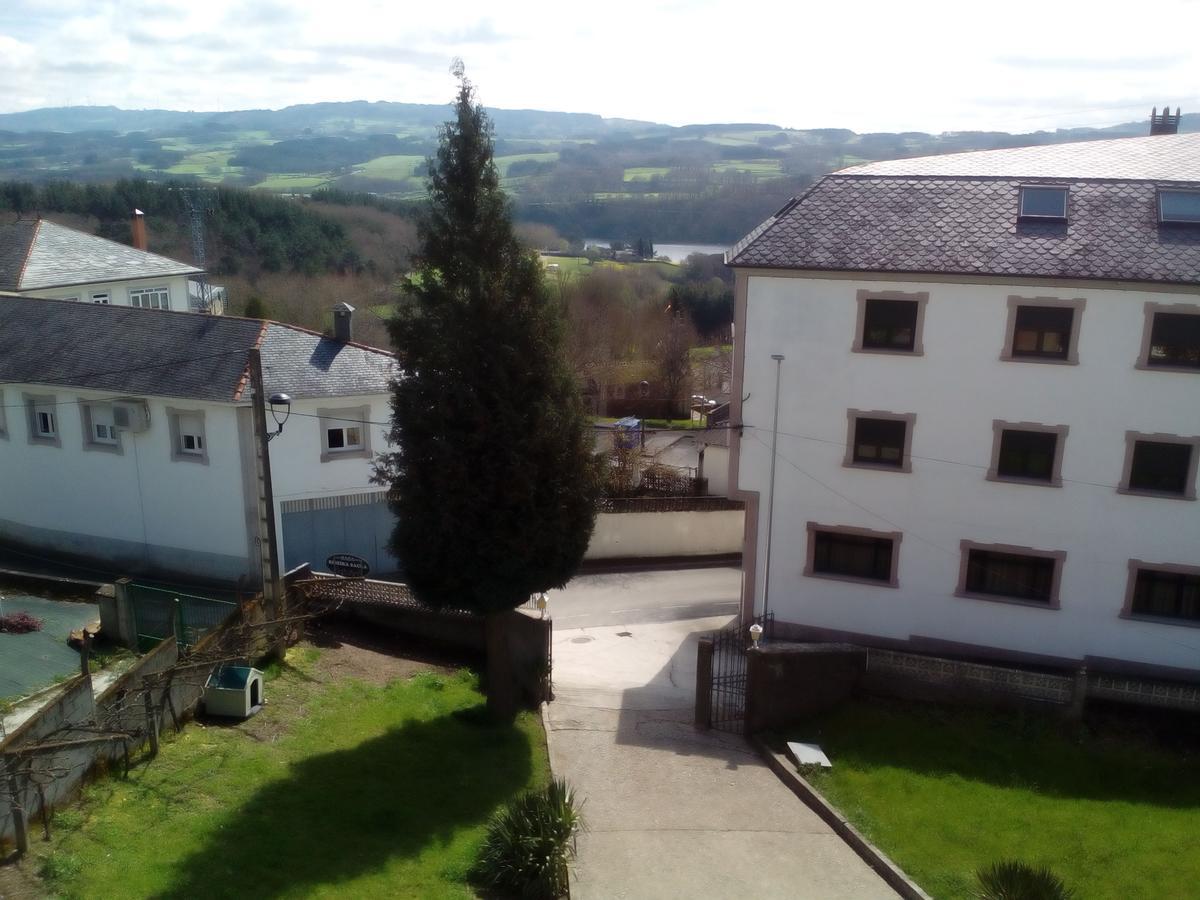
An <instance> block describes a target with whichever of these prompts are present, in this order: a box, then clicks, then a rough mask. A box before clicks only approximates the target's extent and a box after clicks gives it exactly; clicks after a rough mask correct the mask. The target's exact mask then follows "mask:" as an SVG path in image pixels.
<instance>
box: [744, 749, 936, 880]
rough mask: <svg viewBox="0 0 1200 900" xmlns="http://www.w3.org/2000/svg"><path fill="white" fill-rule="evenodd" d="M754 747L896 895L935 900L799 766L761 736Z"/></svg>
mask: <svg viewBox="0 0 1200 900" xmlns="http://www.w3.org/2000/svg"><path fill="white" fill-rule="evenodd" d="M750 743H751V745H752V746H753V747H754V749H756V750H757V751H758V752H759V754H760V755H761V756H762V758H763V759H764V760H765V761H766V763H767V765H768V766H769V767H770V768H771V771H772V772H774V773H775V774H776V775H778V776H779V780H780V781H782V782H783V783H784V784H786V785H787V786H788V787H789V788H790V789H791V791H792V793H793V794H795V795H796V796H797V797H799V798H800V799H801V800H803V801H804V804H805V806H807V807H808V808H809V809H811V810H812V811H813V812H815V813H816V814H817V815H818V816H820V817H821V820H822V821H824V822H825V824H826V825H828V826H829V827H830V828H832V829H833V830H834V832H836V833H837V835H838V837H840V838H841V839H842V840H844V841H845V842H846V843H847V844H848V845H849V846H850V849H851V850H853V851H854V852H855V853H857V854H858V855H859V856H860V857H862V859H863V861H864V862H865V863H866V864H867V865H869V866H870V867H871V868H872V869H874V870H875V871H876V872H877V873H878V874H879V876H880V877H881V878H882V879H883V880H884V881H886V882H887V883H888V886H889V887H891V888H892V889H893V890H894V891H896V893H898V894H899V895H900V896H901V897H904V898H905V900H933V898H932V897H930V896H929V894H927V893H925V892H924V891H923V890H921V888H920V886H919V885H918V884H917V883H916V882H915V881H913V880H912V879H911V878H909V877H908V876H907V875H905V874H904V870H903V869H901V868H900V867H899V866H898V865H896V864H895V863H894V862H892V861H891V860H890V859H889V858H888V857H887V855H886V854H885V853H884V852H883V851H882V850H880V849H879V848H878V847H876V846H875V845H874V844H872V843H871V842H870V841H868V840H867V839H866V838H865V837H863V835H862V833H861V832H859V830H858V829H857V828H855V827H854V826H853V825H851V824H850V823H849V822H847V821H846V817H845V816H843V815H842V814H841V812H840V811H839V810H838V808H837V807H836V806H834V805H833V804H832V803H830V802H829V801H828V800H826V799H825V798H824V797H822V796H821V794H820V792H818V791H817V789H816V788H814V787H813V786H812V785H811V784H809V783H808V781H806V780H805V779H804V777H803V776H801V775H800V773H799V772H797V771H796V768H795V766H793V765H792V764H791V761H790V760H789V759H788V758H787V757H786V756H784V755H783V754H782V753H776V752H775V751H774V750H772V749H771V748H770V747H768V746H767V745H766V743H764V742H763V740H762V739H761V738H759V737H757V736H752V737H751V738H750Z"/></svg>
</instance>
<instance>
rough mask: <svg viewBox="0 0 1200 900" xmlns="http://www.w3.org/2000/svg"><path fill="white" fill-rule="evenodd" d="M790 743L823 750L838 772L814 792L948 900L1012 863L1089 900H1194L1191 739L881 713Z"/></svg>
mask: <svg viewBox="0 0 1200 900" xmlns="http://www.w3.org/2000/svg"><path fill="white" fill-rule="evenodd" d="M1181 715H1182V714H1181ZM1194 730H1195V729H1194V727H1193V736H1194ZM792 739H793V740H800V741H815V742H818V743H820V745H821V747H822V748H823V749H824V750H825V752H826V753H827V754H828V755H829V757H830V759H831V760H832V761H833V768H832V769H830V770H821V771H818V772H816V773H815V774H813V775H811V776H810V780H811V781H812V783H813V784H814V786H815V787H816V788H817V789H818V790H820V791H821V792H822V793H823V794H824V795H825V796H826V797H827V798H828V799H829V800H830V801H831V802H833V803H834V804H835V805H836V806H837V807H838V808H839V809H840V810H841V812H842V813H843V814H844V815H845V816H847V818H848V819H849V820H850V821H851V822H852V823H854V825H855V826H856V827H858V828H859V829H861V830H862V831H863V832H865V833H866V834H867V836H868V837H869V838H870V839H871V840H872V841H874V842H875V843H876V844H878V846H879V847H880V849H882V850H883V851H884V852H885V853H886V854H887V855H888V856H890V857H891V858H892V859H894V860H895V861H896V862H897V863H898V864H899V865H900V866H901V868H903V869H904V870H905V872H907V873H908V874H909V875H910V876H911V877H912V878H914V879H915V880H916V882H917V883H918V884H920V885H921V887H923V888H924V889H925V890H926V891H928V892H929V893H930V894H932V895H933V896H934V897H937V898H939V900H942V898H969V897H974V896H975V895H974V893H972V891H973V886H974V873H975V871H976V870H977V869H978V868H980V867H982V866H986V865H989V864H991V863H993V862H996V861H999V860H1002V859H1010V858H1016V859H1020V860H1023V861H1025V862H1029V863H1034V864H1038V865H1043V864H1044V865H1047V866H1049V867H1050V868H1051V869H1052V870H1054V871H1055V872H1056V873H1057V874H1058V875H1059V876H1060V877H1061V878H1063V880H1064V881H1066V882H1067V884H1068V885H1069V886H1071V887H1074V888H1075V890H1076V896H1077V897H1078V898H1080V900H1083V898H1087V900H1100V898H1114V900H1117V898H1121V900H1124V898H1131V897H1147V898H1155V900H1166V898H1179V900H1184V898H1190V897H1195V896H1196V886H1197V885H1200V853H1198V852H1197V851H1196V836H1197V835H1198V834H1200V778H1198V777H1197V771H1198V765H1200V755H1198V751H1197V747H1196V744H1195V741H1194V740H1193V741H1192V742H1191V743H1190V744H1189V743H1187V742H1186V740H1177V742H1176V743H1173V744H1170V745H1164V744H1160V743H1158V742H1156V741H1154V740H1153V739H1152V738H1151V737H1150V736H1149V735H1148V734H1143V733H1140V732H1138V731H1136V730H1135V729H1134V728H1133V727H1130V726H1127V725H1126V723H1125V720H1122V721H1121V722H1120V723H1119V724H1116V725H1114V724H1113V723H1106V724H1105V727H1104V730H1103V731H1101V730H1099V729H1097V730H1095V731H1092V730H1088V729H1086V728H1084V727H1083V726H1077V727H1074V728H1069V727H1065V726H1064V724H1063V723H1062V722H1061V721H1060V720H1058V719H1054V718H1051V717H1050V716H1049V715H1047V714H1026V715H1021V714H1018V713H998V712H980V711H972V710H964V709H960V708H946V707H938V706H926V705H920V704H902V703H885V702H883V701H870V702H868V701H863V702H858V703H853V704H849V705H846V706H843V707H842V708H840V709H839V710H837V711H835V712H833V713H831V714H829V715H827V716H824V717H822V718H819V719H817V720H815V721H814V722H813V723H812V724H811V726H810V727H806V728H802V729H796V730H794V731H793V736H792Z"/></svg>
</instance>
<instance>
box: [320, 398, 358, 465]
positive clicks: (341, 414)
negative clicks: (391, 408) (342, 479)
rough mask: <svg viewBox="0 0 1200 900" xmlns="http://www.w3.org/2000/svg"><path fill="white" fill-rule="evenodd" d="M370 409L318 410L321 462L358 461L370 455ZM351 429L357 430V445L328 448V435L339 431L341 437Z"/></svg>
mask: <svg viewBox="0 0 1200 900" xmlns="http://www.w3.org/2000/svg"><path fill="white" fill-rule="evenodd" d="M369 413H370V409H369V407H366V406H356V407H350V408H348V409H319V410H317V415H318V417H319V419H320V427H321V462H330V461H331V460H335V459H360V458H363V457H369V456H370V455H371V429H370V426H369V425H368V424H367V418H368V416H369ZM351 428H357V429H358V430H359V437H360V440H359V442H358V443H357V444H352V445H345V446H341V447H330V446H329V433H330V432H331V431H341V432H342V434H343V437H344V438H345V437H348V435H347V434H346V432H347V431H349V430H350V429H351Z"/></svg>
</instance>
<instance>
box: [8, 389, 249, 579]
mask: <svg viewBox="0 0 1200 900" xmlns="http://www.w3.org/2000/svg"><path fill="white" fill-rule="evenodd" d="M0 390H2V392H3V405H4V406H5V410H4V412H5V417H6V419H7V425H8V431H7V437H4V438H0V473H3V480H2V482H0V531H4V530H7V531H8V532H9V535H10V537H17V538H18V539H20V538H21V536H22V534H31V533H41V534H42V536H43V537H42V539H44V540H47V541H53V542H56V543H61V544H64V545H66V546H59V547H49V548H47V549H55V550H59V551H63V552H65V551H68V550H70V551H71V552H81V553H85V552H92V551H95V552H100V553H103V552H105V551H104V550H103V549H102V548H103V547H105V546H108V547H109V549H110V550H111V549H112V548H114V547H116V546H117V545H119V544H132V545H150V546H151V547H155V548H161V549H162V550H163V551H164V552H163V553H161V554H159V556H162V557H165V558H172V557H174V558H177V559H180V560H184V559H187V558H190V557H192V556H195V555H211V556H212V557H214V558H220V560H223V561H219V560H217V559H214V560H213V564H214V565H225V566H233V565H235V563H236V561H237V560H244V559H245V558H246V557H247V556H248V549H247V548H248V540H247V533H246V525H245V514H244V505H243V492H242V482H241V460H240V444H239V436H238V430H237V422H236V414H235V409H234V407H233V406H232V405H230V404H218V403H204V402H198V401H185V400H178V399H166V398H158V397H150V398H147V399H148V401H149V407H150V428H149V429H148V430H147V431H145V432H142V433H140V434H133V433H130V432H128V431H123V432H121V433H120V444H121V448H122V452H121V453H119V454H116V453H111V452H106V451H103V450H85V449H84V426H83V420H82V415H81V410H80V401H82V400H109V399H112V398H113V397H114V396H116V395H114V394H111V393H107V392H98V391H83V390H78V389H75V388H53V387H47V386H44V385H25V386H23V385H12V384H8V385H3V386H2V387H0ZM27 393H28V394H35V395H39V396H44V395H53V396H54V397H55V400H56V402H57V404H58V405H57V407H56V408H57V413H58V416H57V419H58V433H59V442H60V446H46V445H43V444H31V443H30V442H29V441H28V421H27V417H26V413H25V408H24V400H23V397H24V395H25V394H27ZM168 406H169V407H173V408H177V409H184V410H198V411H203V413H204V419H205V432H206V434H205V440H206V444H207V450H208V464H207V465H203V464H200V463H195V462H182V461H174V460H172V458H171V439H170V433H169V428H168V424H167V413H166V410H167V407H168ZM6 523H7V524H6ZM172 551H178V553H172ZM197 559H199V557H197ZM197 574H199V573H197ZM227 574H228V573H226V572H222V573H221V574H220V576H219V577H222V578H223V577H225V576H226V575H227ZM234 577H236V575H235V576H234Z"/></svg>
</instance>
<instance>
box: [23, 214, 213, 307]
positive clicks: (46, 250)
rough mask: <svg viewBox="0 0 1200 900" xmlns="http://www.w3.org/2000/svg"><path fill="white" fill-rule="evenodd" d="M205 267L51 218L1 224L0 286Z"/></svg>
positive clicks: (119, 278) (56, 284) (26, 287)
mask: <svg viewBox="0 0 1200 900" xmlns="http://www.w3.org/2000/svg"><path fill="white" fill-rule="evenodd" d="M201 271H203V270H201V269H198V268H196V267H195V266H193V265H189V264H188V263H185V262H180V261H179V260H176V259H169V258H168V257H165V256H159V255H158V254H157V253H148V252H146V251H145V250H137V249H135V248H133V247H129V246H126V245H125V244H119V243H117V242H116V241H110V240H107V239H106V238H102V237H97V236H96V235H94V234H86V233H84V232H82V231H77V230H76V229H74V228H68V227H67V226H66V225H59V224H57V223H55V222H51V221H49V220H48V219H22V220H18V221H15V222H6V223H3V224H0V290H9V291H31V290H39V289H43V288H49V287H59V286H65V285H74V284H91V283H95V282H103V281H124V280H128V279H134V278H165V277H168V276H172V275H195V274H199V273H200V272H201Z"/></svg>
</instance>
